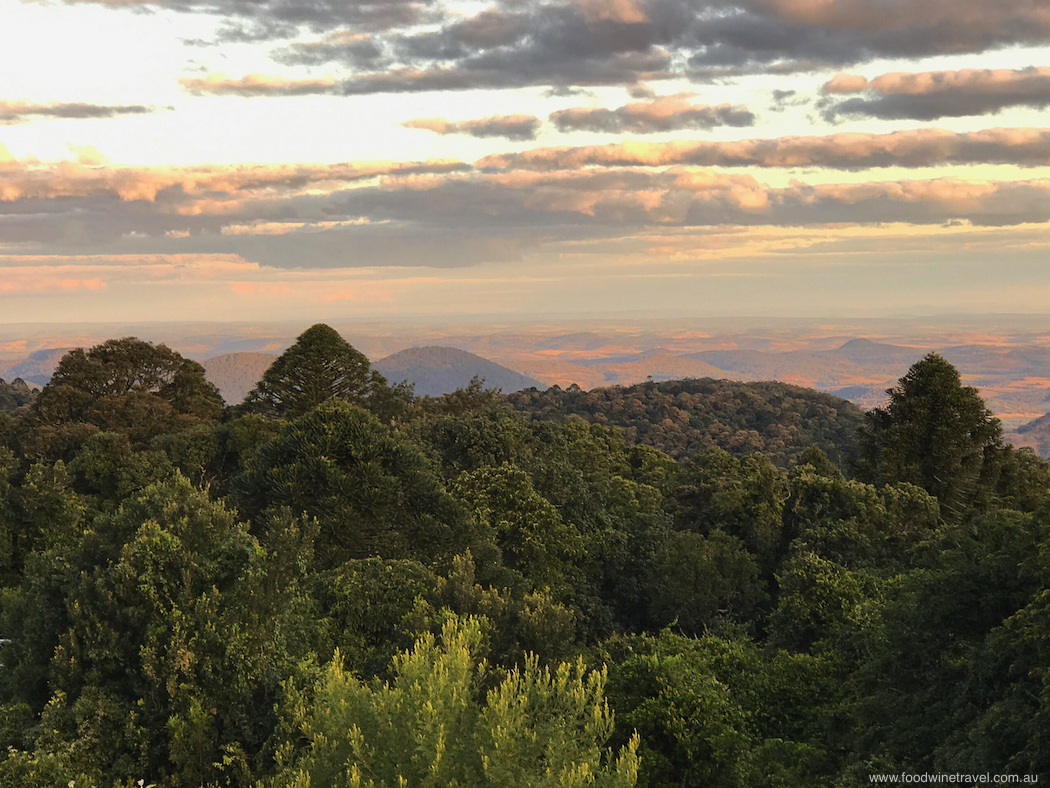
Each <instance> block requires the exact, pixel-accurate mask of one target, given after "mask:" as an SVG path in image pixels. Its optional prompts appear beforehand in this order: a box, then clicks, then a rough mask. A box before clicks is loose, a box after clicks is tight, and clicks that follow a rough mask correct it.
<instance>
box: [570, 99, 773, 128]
mask: <svg viewBox="0 0 1050 788" xmlns="http://www.w3.org/2000/svg"><path fill="white" fill-rule="evenodd" d="M694 95H695V94H693V93H680V94H678V95H676V96H662V97H660V98H656V99H653V100H652V101H638V102H632V103H630V104H625V105H624V106H622V107H618V108H616V109H604V108H599V107H572V108H570V109H562V110H558V111H556V112H552V113H551V115H550V120H551V122H552V123H554V125H555V126H557V127H558V130H559V131H594V132H605V133H610V134H623V133H631V134H654V133H657V132H662V131H682V130H693V129H699V130H709V129H713V128H715V127H716V126H736V127H746V126H753V125H754V124H755V116H754V114H753V113H752V112H751V111H750V110H748V109H747V107H743V106H738V105H732V104H719V105H718V106H709V105H705V104H693V103H691V102H690V101H689V99H690V98H692V97H693V96H694Z"/></svg>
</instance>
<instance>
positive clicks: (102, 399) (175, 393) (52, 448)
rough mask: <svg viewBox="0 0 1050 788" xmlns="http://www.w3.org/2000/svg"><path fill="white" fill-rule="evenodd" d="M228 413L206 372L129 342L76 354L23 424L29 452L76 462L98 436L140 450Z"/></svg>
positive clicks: (68, 356) (59, 369)
mask: <svg viewBox="0 0 1050 788" xmlns="http://www.w3.org/2000/svg"><path fill="white" fill-rule="evenodd" d="M222 411H223V402H222V397H220V396H219V392H218V389H216V388H215V387H214V386H213V385H212V384H211V383H209V382H208V381H207V380H205V378H204V368H203V367H201V365H200V364H198V363H196V362H195V361H190V360H188V359H185V358H183V357H182V356H180V355H179V354H178V353H176V352H174V351H173V350H170V349H169V348H167V347H165V346H164V345H152V344H150V343H149V342H142V341H140V340H137V339H135V338H134V337H129V338H126V339H113V340H109V341H108V342H104V343H103V344H101V345H98V346H97V347H93V348H91V349H90V350H88V351H87V352H85V351H84V350H82V349H77V350H73V351H70V352H69V353H67V354H66V355H65V356H63V357H62V360H61V361H60V362H59V364H58V367H57V368H56V369H55V372H54V374H53V375H52V377H51V381H50V382H49V383H48V385H47V386H45V387H44V389H43V391H41V393H40V395H39V396H38V397H37V398H36V399H35V400H34V401H33V404H32V406H31V407H30V409H29V413H28V414H27V415H26V417H25V419H24V428H25V430H26V433H25V435H24V436H23V447H24V453H25V454H26V456H27V457H30V458H40V459H50V460H54V459H58V458H64V459H70V458H71V457H72V456H73V454H75V453H76V451H77V450H78V449H79V447H80V445H81V444H82V443H83V441H84V440H85V439H86V438H87V437H88V436H89V435H91V434H93V433H94V432H97V431H110V432H120V433H123V434H124V435H126V436H127V437H128V439H129V440H130V441H131V442H132V444H134V445H135V446H136V447H142V446H144V445H145V444H147V443H148V442H149V441H150V439H152V438H154V437H156V436H157V435H163V434H168V433H173V432H178V431H179V430H182V429H186V428H189V427H193V426H195V425H198V424H208V423H214V422H215V421H216V420H217V419H218V418H219V417H220V416H221V415H222Z"/></svg>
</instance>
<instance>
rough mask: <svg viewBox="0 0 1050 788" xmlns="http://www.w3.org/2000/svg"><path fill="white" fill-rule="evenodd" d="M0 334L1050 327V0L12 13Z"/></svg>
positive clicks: (586, 0) (276, 5) (1, 25)
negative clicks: (986, 316) (952, 324)
mask: <svg viewBox="0 0 1050 788" xmlns="http://www.w3.org/2000/svg"><path fill="white" fill-rule="evenodd" d="M0 41H2V44H0V322H30V321H31V322H38V321H39V322H49V321H53V322H61V321H67V322H68V321H91V320H97V321H120V320H126V321H143V320H166V321H170V320H223V319H227V320H261V319H266V320H285V319H287V320H320V319H329V320H330V319H353V318H358V317H360V318H370V317H383V318H389V317H394V318H396V317H399V316H401V317H405V318H408V317H411V318H412V319H421V318H427V317H434V318H444V317H448V316H461V315H487V316H514V317H519V318H520V317H528V316H543V315H575V316H580V317H591V316H603V315H615V314H620V313H632V314H646V315H651V316H654V317H660V316H667V315H696V316H718V315H779V316H842V315H845V316H861V315H869V316H880V315H903V314H932V313H938V312H956V313H959V312H973V313H1046V312H1050V309H1048V308H1047V304H1050V264H1048V262H1050V261H1048V259H1047V254H1048V250H1050V224H1048V220H1050V170H1048V164H1050V127H1048V125H1047V122H1046V117H1045V115H1046V111H1047V108H1048V106H1050V0H996V2H989V0H551V1H550V2H543V1H539V0H536V1H534V0H513V1H511V0H504V1H501V0H497V1H496V2H442V1H441V0H370V1H369V2H358V0H310V2H301V1H299V0H156V1H153V0H79V2H55V1H54V0H44V1H42V2H22V0H0Z"/></svg>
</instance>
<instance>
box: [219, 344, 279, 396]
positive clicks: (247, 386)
mask: <svg viewBox="0 0 1050 788" xmlns="http://www.w3.org/2000/svg"><path fill="white" fill-rule="evenodd" d="M275 358H277V356H275V355H273V354H272V353H226V354H225V355H222V356H215V357H214V358H209V359H208V360H207V361H203V362H201V366H203V367H204V374H205V376H206V377H207V378H208V380H210V381H211V382H212V383H214V384H215V385H216V386H217V387H218V389H219V393H220V394H222V398H223V399H224V400H226V403H227V404H228V405H236V404H237V403H238V402H240V401H241V400H243V399H244V398H245V397H246V396H247V395H248V392H249V391H251V390H252V389H253V388H255V384H256V383H258V382H259V381H260V380H262V376H263V375H264V374H265V373H266V370H267V369H269V368H270V365H271V364H272V363H273V362H274V359H275Z"/></svg>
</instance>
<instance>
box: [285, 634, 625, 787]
mask: <svg viewBox="0 0 1050 788" xmlns="http://www.w3.org/2000/svg"><path fill="white" fill-rule="evenodd" d="M482 640H483V638H482V629H481V622H480V621H479V620H478V619H476V618H472V617H467V618H459V617H456V616H453V617H451V618H450V619H449V621H448V622H447V623H446V624H445V625H444V627H443V628H442V632H441V638H440V640H438V639H437V638H435V637H434V636H433V635H431V634H429V633H427V634H425V635H423V636H422V637H421V638H420V639H419V640H417V641H416V644H415V647H414V648H412V649H411V650H410V651H406V652H401V653H400V654H399V655H398V656H397V657H395V658H394V663H393V667H392V672H393V680H392V681H390V682H389V683H384V684H379V683H374V684H372V685H369V684H365V683H363V682H361V681H359V680H358V679H356V678H354V677H353V676H351V675H349V674H348V673H347V672H346V671H344V670H343V667H342V665H341V664H340V659H339V657H338V654H337V657H336V659H335V660H333V662H332V663H331V665H330V666H329V667H328V669H327V671H326V672H325V675H324V676H323V678H322V680H321V682H320V685H319V686H318V687H317V690H316V694H315V697H314V701H313V703H312V704H310V706H309V708H308V707H307V706H306V704H305V703H303V701H302V699H301V698H298V697H296V696H295V694H292V696H291V697H290V701H291V703H290V705H291V707H292V714H293V718H295V719H296V721H297V722H298V726H296V727H298V733H299V734H300V735H301V736H302V737H304V738H305V739H306V741H307V742H308V744H307V746H306V748H305V750H304V751H303V752H302V753H301V754H300V755H299V757H298V758H295V757H294V756H295V752H294V749H293V747H292V746H291V745H289V746H286V747H284V748H283V749H282V750H281V751H280V752H279V753H278V760H279V762H283V763H284V764H285V767H284V769H283V770H282V771H281V773H280V774H279V775H278V777H277V778H276V779H275V780H274V781H273V782H272V783H271V785H272V786H274V788H277V787H278V786H289V787H291V786H296V787H298V786H317V788H320V786H323V785H346V786H351V787H352V788H366V786H367V787H368V788H417V787H418V788H423V787H424V786H453V785H460V786H476V788H485V787H486V786H492V787H493V788H495V786H499V788H525V786H529V788H583V786H594V788H630V787H631V786H633V785H634V784H635V780H636V779H637V771H638V756H637V754H636V752H635V751H636V749H637V747H638V742H637V739H632V740H631V741H630V742H629V743H628V744H627V746H625V747H623V748H622V749H621V750H620V752H619V754H618V755H617V756H616V757H615V758H614V757H613V755H614V754H613V753H611V752H609V751H608V750H605V749H604V745H605V743H606V741H607V740H608V739H609V737H610V736H611V735H612V732H613V715H612V712H611V711H610V710H609V707H608V705H607V704H606V702H605V698H604V687H605V679H606V675H605V671H604V670H601V671H587V670H586V669H585V667H584V664H583V662H582V661H581V660H577V661H576V662H571V663H561V664H559V665H557V666H556V667H555V668H554V669H548V668H543V667H540V666H539V664H538V663H537V661H536V659H535V658H533V657H527V658H526V659H525V664H524V667H523V668H521V669H512V670H511V671H509V672H508V673H507V674H506V675H505V676H504V677H503V678H502V680H500V681H498V682H492V679H491V678H490V677H489V676H488V669H487V665H486V663H485V661H484V660H482V659H481V658H480V652H481V648H482ZM486 680H488V681H489V686H492V684H493V683H494V684H495V686H492V689H490V690H488V691H487V692H486V691H485V690H484V685H485V683H486ZM297 707H298V708H297ZM293 735H294V732H293Z"/></svg>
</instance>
